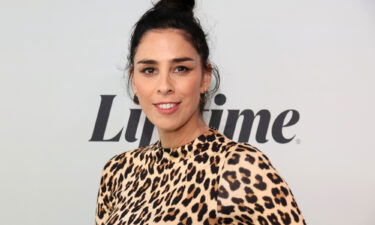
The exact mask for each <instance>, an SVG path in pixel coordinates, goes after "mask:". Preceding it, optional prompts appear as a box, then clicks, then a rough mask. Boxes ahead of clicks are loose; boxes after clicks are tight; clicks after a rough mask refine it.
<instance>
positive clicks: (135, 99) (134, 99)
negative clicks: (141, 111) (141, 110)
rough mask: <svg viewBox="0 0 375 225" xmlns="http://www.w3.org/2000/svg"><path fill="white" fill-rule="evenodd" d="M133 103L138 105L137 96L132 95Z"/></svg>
mask: <svg viewBox="0 0 375 225" xmlns="http://www.w3.org/2000/svg"><path fill="white" fill-rule="evenodd" d="M133 102H134V103H135V104H137V105H138V104H139V99H138V96H137V94H134V96H133Z"/></svg>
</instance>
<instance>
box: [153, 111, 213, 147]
mask: <svg viewBox="0 0 375 225" xmlns="http://www.w3.org/2000/svg"><path fill="white" fill-rule="evenodd" d="M208 129H209V127H208V126H207V125H206V123H205V122H204V121H203V119H202V118H199V119H198V120H197V122H196V123H187V124H185V125H183V126H181V127H179V128H177V129H176V130H163V129H160V128H158V133H159V137H160V141H161V143H162V146H163V148H174V147H178V146H181V145H184V144H187V143H189V142H191V141H192V140H194V139H195V138H197V137H198V136H199V135H201V134H203V133H204V132H206V131H208Z"/></svg>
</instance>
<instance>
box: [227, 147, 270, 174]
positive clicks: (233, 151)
mask: <svg viewBox="0 0 375 225" xmlns="http://www.w3.org/2000/svg"><path fill="white" fill-rule="evenodd" d="M225 159H226V164H229V165H241V164H243V163H246V164H248V163H250V164H251V165H253V166H254V165H255V166H257V167H258V168H259V169H261V170H264V169H266V170H267V169H270V168H272V169H275V168H274V167H273V165H272V163H271V160H270V159H269V158H268V157H267V155H266V154H265V153H264V152H263V151H262V150H260V149H259V148H257V147H255V146H253V145H251V144H249V143H247V142H235V141H232V142H231V145H230V147H229V148H228V149H227V150H226V154H225Z"/></svg>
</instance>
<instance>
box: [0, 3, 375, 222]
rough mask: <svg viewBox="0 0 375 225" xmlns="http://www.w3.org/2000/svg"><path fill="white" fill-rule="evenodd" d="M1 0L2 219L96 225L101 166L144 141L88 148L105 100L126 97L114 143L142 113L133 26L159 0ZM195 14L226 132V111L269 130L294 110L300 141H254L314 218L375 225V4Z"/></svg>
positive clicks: (120, 101)
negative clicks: (262, 116) (264, 116)
mask: <svg viewBox="0 0 375 225" xmlns="http://www.w3.org/2000/svg"><path fill="white" fill-rule="evenodd" d="M0 5H1V7H0V27H1V29H0V32H1V35H0V62H1V66H0V78H1V79H0V92H1V95H0V96H1V105H0V118H1V120H0V123H1V126H0V135H1V142H0V148H1V159H0V176H1V185H0V197H1V200H2V201H1V202H2V204H1V205H0V218H1V222H0V223H1V224H4V225H5V224H6V225H13V224H17V225H24V224H35V225H51V224H54V225H60V224H61V225H66V224H94V217H95V207H96V205H95V204H96V196H97V191H98V187H99V182H100V172H101V170H102V168H103V166H104V163H105V162H106V161H107V160H108V159H109V158H110V157H112V156H113V155H114V154H116V153H119V152H123V151H129V150H131V149H133V148H136V147H137V146H138V144H139V143H138V142H133V143H129V142H127V141H126V140H125V138H124V131H123V133H122V134H121V138H120V139H119V141H114V142H109V141H99V142H98V141H89V140H90V138H91V136H92V133H93V130H94V125H95V121H96V119H97V116H98V110H99V106H100V102H101V95H116V97H115V98H114V101H113V105H112V108H111V112H110V116H109V120H108V123H107V127H106V130H105V135H104V139H111V138H113V137H114V136H115V135H116V134H117V133H119V131H120V130H121V129H122V128H124V130H125V129H126V127H127V124H128V118H129V114H130V110H129V109H130V108H133V109H134V108H138V107H137V106H135V105H134V104H132V103H131V101H130V99H129V98H128V97H127V95H126V89H125V84H124V82H125V79H124V78H123V72H122V71H121V69H122V68H124V66H125V63H126V56H127V53H128V50H127V47H128V40H129V35H130V30H131V28H132V26H133V24H134V23H135V22H136V21H137V19H138V18H139V17H140V16H141V15H142V14H143V13H144V12H145V10H146V9H148V8H149V7H150V6H151V2H150V0H137V1H125V0H122V1H120V0H109V1H108V0H106V1H99V0H91V1H73V0H64V1H62V0H61V1H47V0H33V1H26V0H18V1H11V0H1V2H0ZM196 9H197V10H196V12H197V16H198V17H199V18H200V20H201V22H202V25H203V27H204V28H205V30H206V31H207V32H208V33H209V43H210V46H211V52H212V61H213V62H214V63H216V64H217V65H218V67H219V69H220V71H221V76H222V85H221V88H220V91H219V92H220V93H222V94H224V95H225V96H226V97H227V101H226V103H225V104H224V105H223V106H217V105H215V104H212V105H211V106H212V108H216V109H220V110H223V119H222V125H221V126H220V128H219V129H220V130H223V128H224V121H225V120H226V116H227V114H228V110H229V109H237V110H241V111H242V110H245V109H251V110H253V111H254V112H258V111H259V110H262V109H267V110H269V111H270V112H271V116H272V118H271V123H272V121H274V119H275V117H276V116H277V115H279V114H280V113H281V112H283V111H285V110H287V109H294V110H296V111H298V112H299V115H300V118H299V121H298V122H297V123H296V124H295V125H293V126H290V127H286V128H284V135H285V136H286V137H292V136H293V135H295V137H294V139H293V140H292V141H291V142H289V143H286V144H281V143H278V142H276V141H275V140H274V139H273V138H272V135H271V132H270V131H269V132H268V133H267V139H268V140H269V141H268V142H267V143H264V144H262V143H257V142H256V140H255V139H254V135H255V130H254V129H253V130H252V132H251V137H250V140H249V142H250V143H251V144H253V145H255V146H257V147H258V148H260V149H261V150H262V151H263V152H264V153H265V154H267V156H269V158H270V159H271V161H272V162H273V164H274V166H275V167H276V168H277V169H278V171H279V172H280V173H281V175H282V176H283V177H284V178H285V179H286V181H287V182H288V184H289V186H290V187H291V189H292V191H293V193H294V195H295V197H296V200H297V203H298V205H299V206H300V209H301V210H302V213H303V214H304V217H305V219H306V221H307V223H308V224H316V225H332V224H339V225H353V224H355V225H357V224H358V225H373V224H375V218H374V216H373V215H374V213H375V209H374V206H373V202H374V201H375V194H374V191H375V179H374V178H375V175H374V173H375V165H374V160H373V158H374V157H375V153H374V150H375V148H374V147H375V144H374V142H373V139H374V137H373V134H374V132H373V128H374V125H375V119H374V114H375V106H374V97H375V91H374V89H371V86H373V85H374V84H375V78H374V75H375V41H374V40H375V1H373V0H324V1H323V0H308V1H297V0H284V1H277V0H269V1H249V0H237V1H225V0H212V1H207V0H206V1H204V2H203V1H198V3H197V8H196ZM207 113H208V114H207V116H208V117H209V115H210V111H208V112H207ZM142 121H144V115H142V118H141V123H140V125H139V127H138V130H137V135H136V136H137V137H138V138H139V137H140V134H141V132H142V125H143V122H142ZM240 123H241V120H239V124H240ZM238 127H240V125H238ZM254 127H257V122H254ZM238 133H239V128H237V129H236V132H235V136H234V139H236V138H238ZM155 138H157V136H156V134H155V135H154V136H153V140H155Z"/></svg>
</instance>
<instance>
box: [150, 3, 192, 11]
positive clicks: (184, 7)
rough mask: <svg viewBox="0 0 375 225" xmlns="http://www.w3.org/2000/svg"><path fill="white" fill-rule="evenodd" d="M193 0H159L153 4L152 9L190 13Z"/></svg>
mask: <svg viewBox="0 0 375 225" xmlns="http://www.w3.org/2000/svg"><path fill="white" fill-rule="evenodd" d="M194 5H195V1H194V0H160V1H159V2H158V3H156V4H155V6H154V9H155V10H160V11H164V12H175V13H176V12H187V13H192V12H193V9H194Z"/></svg>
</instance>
